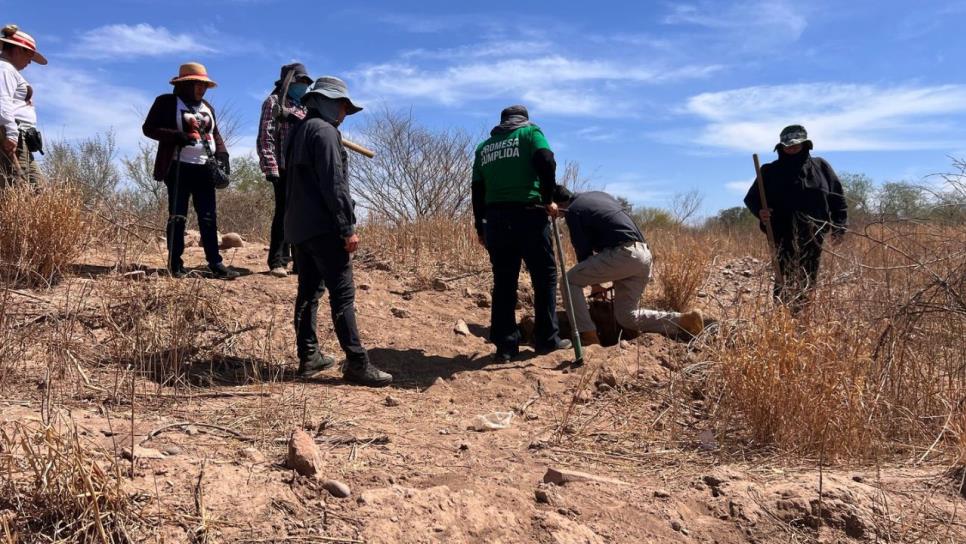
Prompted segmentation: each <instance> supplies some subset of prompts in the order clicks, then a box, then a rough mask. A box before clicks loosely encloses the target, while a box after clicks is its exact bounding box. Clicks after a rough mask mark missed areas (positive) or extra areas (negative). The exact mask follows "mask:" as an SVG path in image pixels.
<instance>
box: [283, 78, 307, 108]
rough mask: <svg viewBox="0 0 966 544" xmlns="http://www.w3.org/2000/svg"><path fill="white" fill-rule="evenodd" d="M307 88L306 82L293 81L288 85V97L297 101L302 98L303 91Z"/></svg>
mask: <svg viewBox="0 0 966 544" xmlns="http://www.w3.org/2000/svg"><path fill="white" fill-rule="evenodd" d="M308 89H309V84H308V83H302V82H300V81H299V82H295V83H292V84H291V85H289V86H288V97H289V98H291V99H292V100H294V101H295V102H296V103H299V102H300V101H301V100H302V96H303V95H304V94H305V91H307V90H308Z"/></svg>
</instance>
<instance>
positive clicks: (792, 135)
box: [775, 125, 812, 149]
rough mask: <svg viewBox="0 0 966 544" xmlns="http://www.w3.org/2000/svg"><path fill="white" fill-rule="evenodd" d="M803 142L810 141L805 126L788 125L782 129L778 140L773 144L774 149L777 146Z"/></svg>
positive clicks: (788, 145)
mask: <svg viewBox="0 0 966 544" xmlns="http://www.w3.org/2000/svg"><path fill="white" fill-rule="evenodd" d="M805 142H808V143H812V141H811V140H809V139H808V132H806V131H805V127H803V126H802V125H788V126H787V127H785V128H783V129H782V133H781V136H780V137H779V142H778V144H777V145H775V149H778V148H779V147H790V146H793V145H799V144H803V143H805Z"/></svg>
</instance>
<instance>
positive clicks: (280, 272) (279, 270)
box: [268, 266, 288, 278]
mask: <svg viewBox="0 0 966 544" xmlns="http://www.w3.org/2000/svg"><path fill="white" fill-rule="evenodd" d="M268 273H269V274H271V275H272V276H275V277H276V278H284V277H286V276H288V270H285V267H284V266H276V267H275V268H273V269H271V270H269V271H268Z"/></svg>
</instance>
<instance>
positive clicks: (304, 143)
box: [283, 76, 392, 387]
mask: <svg viewBox="0 0 966 544" xmlns="http://www.w3.org/2000/svg"><path fill="white" fill-rule="evenodd" d="M302 104H304V105H305V109H306V111H307V115H306V116H305V119H304V120H302V121H301V122H300V123H299V124H297V125H296V126H295V127H294V128H293V129H292V132H291V133H290V134H289V136H288V139H287V140H286V141H285V146H284V149H283V151H284V153H285V164H287V165H288V176H289V178H288V184H287V186H286V192H287V194H286V202H287V205H286V207H285V238H286V239H287V240H288V241H289V242H291V243H292V246H293V247H294V249H295V261H296V262H297V263H298V267H299V272H298V279H299V281H298V294H297V295H296V299H295V341H296V348H297V351H298V358H299V368H298V374H299V376H300V377H302V378H310V377H312V376H314V375H315V374H317V373H319V372H321V371H323V370H326V369H328V368H331V367H332V366H333V365H335V359H333V358H332V357H329V356H326V355H323V354H322V352H321V351H320V350H319V338H318V334H317V332H316V328H317V323H316V318H317V314H318V310H319V298H321V297H322V294H323V293H325V290H326V288H328V290H329V306H330V308H331V310H332V324H333V325H334V328H335V335H336V337H338V339H339V346H340V347H341V348H342V351H343V352H344V353H345V356H346V360H345V365H344V366H343V368H342V377H343V378H344V379H345V380H346V381H347V382H350V383H355V384H359V385H366V386H370V387H381V386H385V385H389V384H390V383H391V382H392V375H391V374H389V373H388V372H383V371H382V370H380V369H378V368H376V367H375V365H373V364H372V363H371V362H370V360H369V353H368V352H367V351H366V348H365V347H363V345H362V340H361V339H360V338H359V328H358V326H357V324H356V309H355V293H356V291H355V284H354V283H353V281H352V254H353V253H355V252H356V250H357V249H359V235H358V234H356V216H355V202H353V200H352V195H351V194H350V191H349V165H348V160H349V157H348V153H346V150H345V149H344V148H343V146H342V133H341V132H340V131H339V126H340V125H341V124H342V121H344V120H345V118H346V116H347V115H353V114H355V113H358V112H360V111H362V108H361V107H359V106H357V105H356V104H355V103H354V102H353V101H352V99H351V98H349V89H348V87H347V86H346V84H345V82H344V81H342V80H341V79H339V78H337V77H332V76H324V77H320V78H318V79H316V80H315V83H313V84H312V85H311V86H310V87H309V89H308V90H307V91H306V92H305V94H304V95H303V96H302Z"/></svg>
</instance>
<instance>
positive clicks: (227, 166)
mask: <svg viewBox="0 0 966 544" xmlns="http://www.w3.org/2000/svg"><path fill="white" fill-rule="evenodd" d="M215 159H216V160H217V161H218V164H220V165H221V169H222V170H224V172H225V175H226V176H230V175H231V161H230V160H228V153H215Z"/></svg>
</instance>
